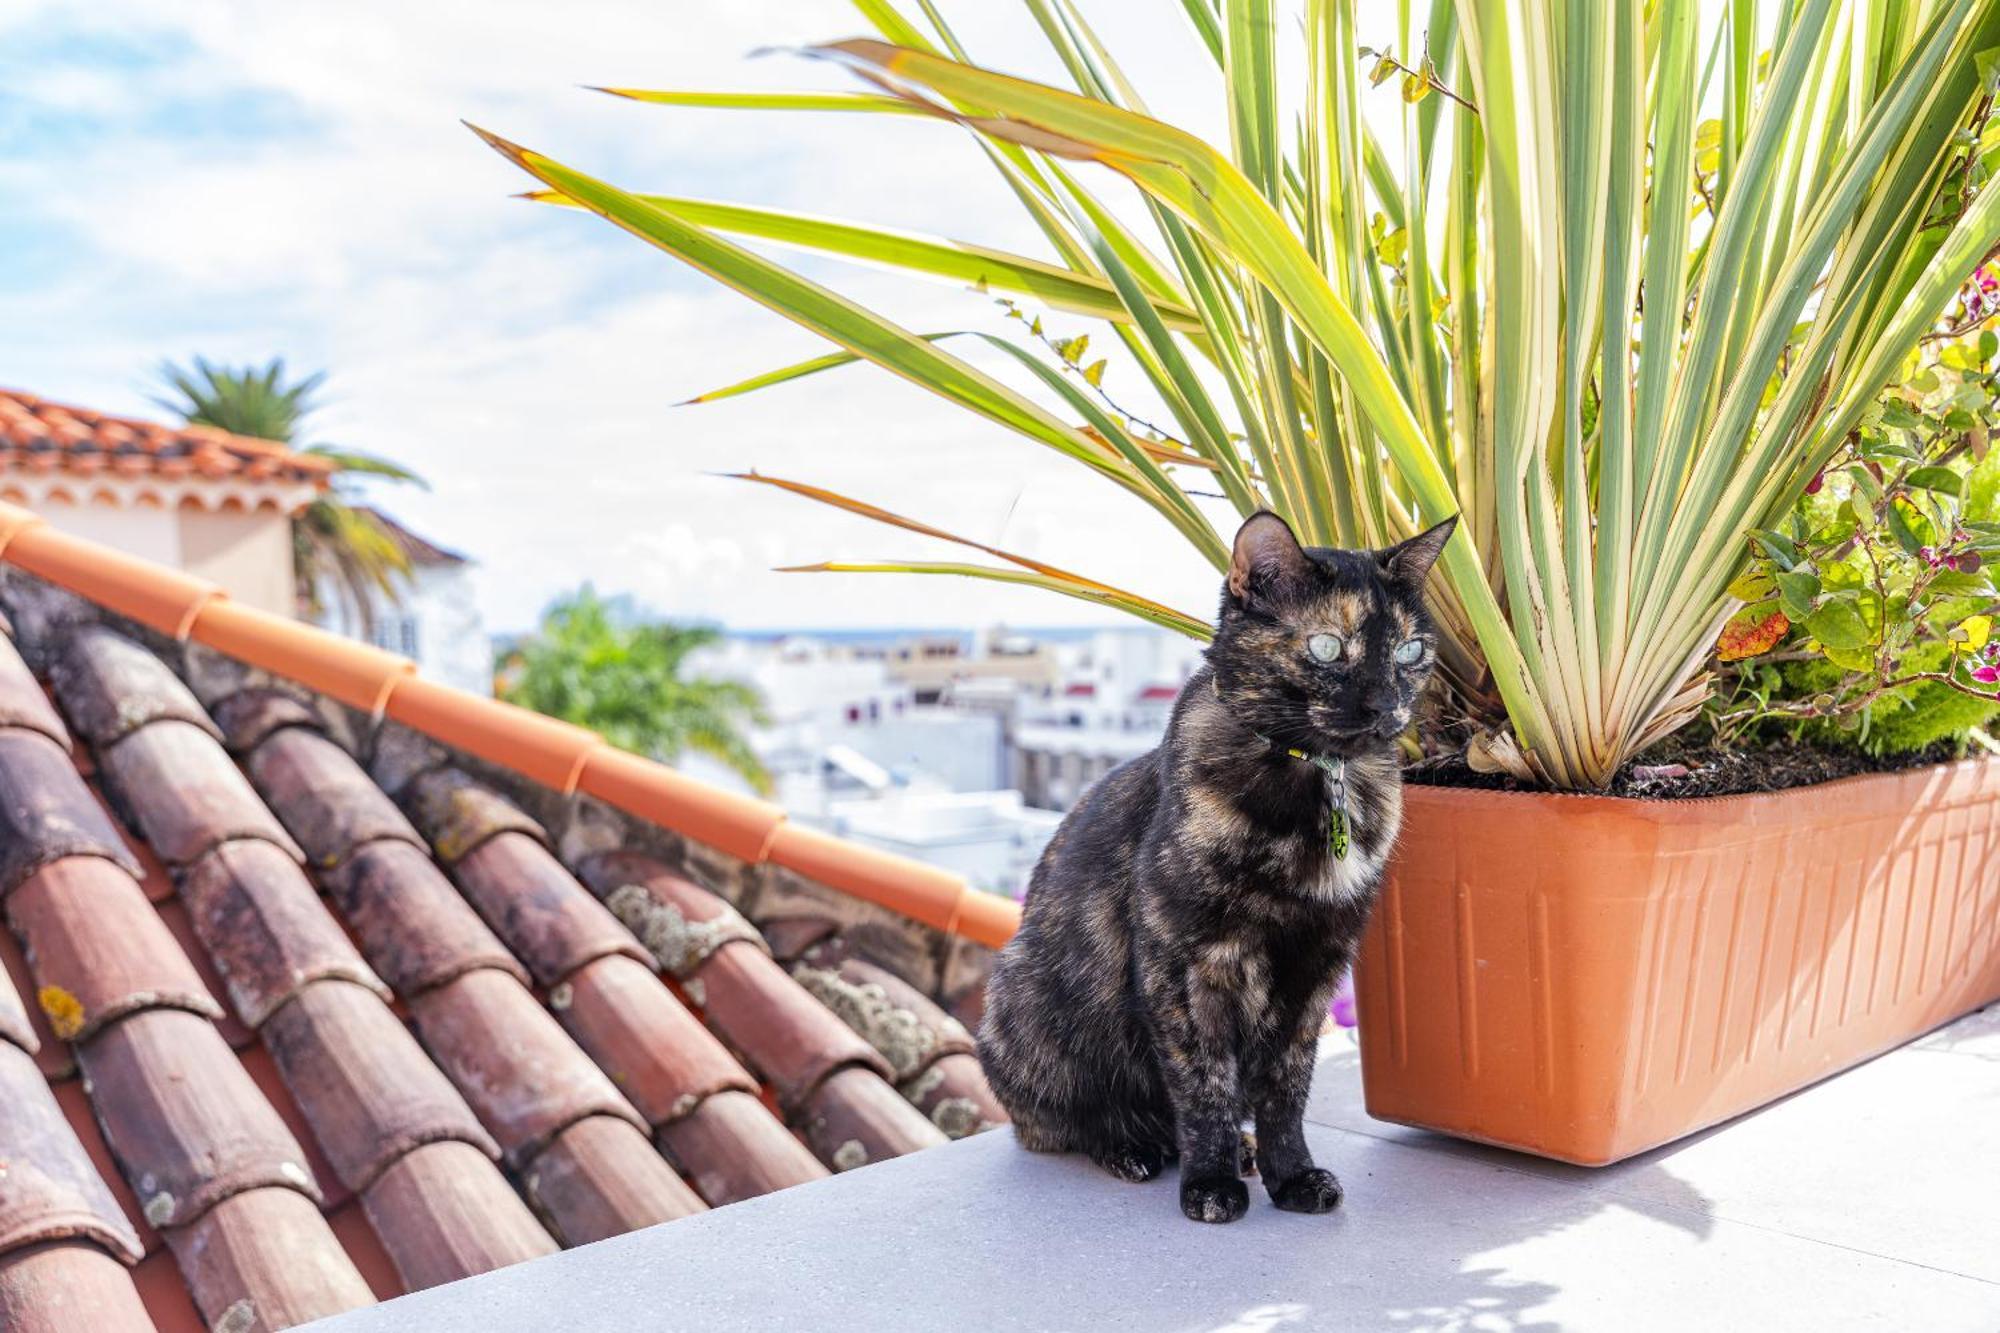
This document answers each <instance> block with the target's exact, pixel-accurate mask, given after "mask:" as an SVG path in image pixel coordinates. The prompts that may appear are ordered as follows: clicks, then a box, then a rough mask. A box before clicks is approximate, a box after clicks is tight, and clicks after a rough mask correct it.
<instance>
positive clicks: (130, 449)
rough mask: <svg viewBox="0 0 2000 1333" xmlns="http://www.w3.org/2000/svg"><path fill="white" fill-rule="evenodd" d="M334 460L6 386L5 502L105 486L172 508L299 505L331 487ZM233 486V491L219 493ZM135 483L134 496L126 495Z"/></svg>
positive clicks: (108, 493) (0, 488)
mask: <svg viewBox="0 0 2000 1333" xmlns="http://www.w3.org/2000/svg"><path fill="white" fill-rule="evenodd" d="M331 471H332V465H331V464H330V463H328V462H327V460H325V459H323V458H316V457H314V456H312V455H310V454H302V453H299V452H297V451H295V450H293V449H290V448H288V447H286V446H285V445H283V444H279V443H277V442H275V441H272V440H259V439H253V438H252V437H250V436H247V435H231V434H230V433H228V432H227V431H220V430H216V429H214V428H213V427H209V426H169V425H162V424H161V423H159V422H157V421H146V420H142V419H140V418H137V417H121V416H113V415H112V414H110V413H108V412H97V411H93V410H91V409H89V408H84V407H72V406H69V405H67V404H63V403H54V402H50V401H49V400H47V399H45V398H37V397H35V396H34V395H33V394H28V393H22V392H19V391H18V390H13V389H0V500H5V499H10V500H14V501H16V502H18V503H45V502H47V501H48V500H49V499H50V498H51V497H52V496H56V497H59V498H63V499H67V500H68V501H69V502H70V503H73V504H84V503H87V502H88V501H89V499H90V498H92V497H93V496H94V495H97V494H99V493H100V492H102V493H103V495H104V496H105V497H106V498H112V499H116V500H119V501H121V502H130V501H131V500H138V501H140V502H148V501H149V502H151V503H154V504H165V505H167V506H168V507H172V506H173V505H176V504H182V503H194V504H198V505H201V504H205V503H206V502H209V501H211V500H212V501H213V502H214V506H215V507H220V505H221V504H222V502H223V501H225V500H228V499H231V498H233V499H235V500H236V501H237V503H238V504H243V497H244V488H249V490H250V495H251V501H252V502H251V504H249V505H248V506H246V507H258V506H259V505H261V506H262V507H270V508H278V509H284V510H289V509H290V508H292V507H294V506H296V505H297V504H298V503H301V502H302V501H303V499H305V498H307V497H308V496H309V495H310V489H308V490H306V491H303V492H302V491H301V490H300V489H299V488H301V487H305V488H318V487H320V486H323V485H325V484H326V480H327V477H328V475H329V474H330V472H331ZM222 483H226V484H227V486H228V491H227V493H218V492H217V491H216V490H215V488H216V486H217V485H218V484H222ZM127 488H129V489H130V495H129V496H128V495H126V494H124V491H125V490H126V489H127Z"/></svg>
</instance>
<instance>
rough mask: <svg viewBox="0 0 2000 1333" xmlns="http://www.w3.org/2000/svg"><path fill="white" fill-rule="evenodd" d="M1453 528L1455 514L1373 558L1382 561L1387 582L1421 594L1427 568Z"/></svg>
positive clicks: (1428, 572)
mask: <svg viewBox="0 0 2000 1333" xmlns="http://www.w3.org/2000/svg"><path fill="white" fill-rule="evenodd" d="M1457 526H1458V515H1457V514H1453V515H1452V516H1451V517H1450V518H1448V519H1446V520H1445V521H1444V522H1442V523H1440V524H1438V525H1437V526H1436V527H1434V528H1431V529H1429V530H1428V531H1425V532H1420V533H1418V534H1417V535H1416V536H1414V537H1412V538H1410V539H1409V540H1408V541H1406V542H1398V543H1397V544H1396V545H1394V546H1391V547H1389V548H1388V549H1386V550H1384V551H1382V552H1380V553H1379V554H1378V555H1377V557H1376V558H1377V559H1379V560H1380V561H1381V562H1382V572H1383V574H1385V575H1386V576H1387V577H1388V579H1389V581H1390V582H1391V583H1394V584H1397V585H1399V586H1401V587H1404V588H1408V589H1409V590H1410V591H1411V592H1422V591H1423V588H1424V580H1425V579H1426V578H1428V577H1430V572H1431V566H1432V565H1435V564H1436V563H1437V560H1438V557H1439V556H1441V555H1443V554H1444V544H1445V543H1446V542H1447V541H1449V540H1450V539H1451V533H1452V529H1454V528H1456V527H1457Z"/></svg>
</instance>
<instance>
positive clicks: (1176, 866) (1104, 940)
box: [979, 513, 1457, 1222]
mask: <svg viewBox="0 0 2000 1333" xmlns="http://www.w3.org/2000/svg"><path fill="white" fill-rule="evenodd" d="M1456 522H1457V520H1456V519H1448V520H1446V521H1445V522H1444V523H1441V524H1439V525H1438V526H1437V527H1435V528H1432V529H1431V530H1430V531H1428V532H1425V533H1422V534H1421V535H1419V536H1417V537H1413V538H1411V539H1410V540H1409V541H1406V542H1404V543H1402V544H1401V545H1399V546H1394V547H1391V548H1389V549H1388V550H1385V551H1340V550H1333V549H1330V548H1325V547H1314V548H1312V549H1310V550H1308V549H1305V548H1302V547H1301V546H1300V545H1299V544H1298V541H1297V539H1296V538H1295V537H1294V536H1293V535H1292V531H1291V529H1290V528H1289V527H1288V526H1286V524H1285V522H1284V520H1283V519H1280V518H1279V517H1278V516H1277V515H1275V514H1270V513H1260V514H1255V515H1253V516H1252V517H1251V518H1250V519H1249V520H1248V521H1247V522H1245V523H1244V524H1243V526H1242V528H1241V529H1240V530H1239V531H1238V532H1237V534H1236V543H1235V550H1234V553H1233V557H1232V559H1231V562H1230V569H1229V578H1228V581H1227V583H1226V585H1225V586H1224V589H1223V594H1222V612H1221V619H1220V623H1219V624H1218V626H1217V629H1216V634H1215V641H1214V643H1213V645H1212V646H1211V647H1210V648H1209V649H1208V654H1207V657H1208V661H1207V664H1206V665H1205V666H1204V667H1203V668H1202V669H1201V670H1200V671H1198V672H1196V673H1195V675H1194V677H1193V678H1192V679H1191V680H1190V681H1189V682H1188V684H1187V686H1186V688H1185V689H1183V690H1182V691H1181V696H1180V699H1179V701H1178V702H1177V703H1176V704H1175V706H1174V714H1173V720H1172V722H1171V723H1170V724H1169V725H1168V728H1167V735H1166V739H1165V740H1164V741H1163V742H1162V743H1161V744H1160V747H1159V748H1158V749H1156V750H1154V751H1152V752H1151V753H1149V754H1146V755H1142V756H1141V757H1139V758H1137V759H1134V760H1132V761H1131V762H1129V763H1127V764H1124V765H1121V766H1120V767H1119V768H1117V769H1115V770H1114V771H1112V772H1111V773H1110V774H1109V775H1107V776H1106V777H1105V778H1104V780H1103V781H1101V782H1099V783H1098V784H1097V786H1096V787H1095V788H1093V789H1092V790H1091V792H1090V793H1089V795H1088V796H1087V797H1086V798H1085V800H1084V801H1083V803H1082V804H1080V805H1079V806H1077V808H1076V809H1075V810H1073V811H1071V812H1070V815H1069V817H1068V818H1067V819H1065V820H1064V821H1063V824H1062V827H1061V828H1060V829H1058V830H1057V832H1056V836H1055V839H1054V840H1053V841H1052V842H1051V843H1050V844H1049V847H1048V850H1047V851H1046V852H1045V853H1044V854H1043V856H1042V859H1041V862H1040V864H1039V865H1037V866H1036V867H1035V873H1034V878H1033V880H1032V881H1031V882H1030V885H1029V890H1028V899H1027V907H1026V911H1025V914H1024V917H1023V920H1022V923H1021V930H1020V933H1019V934H1018V935H1016V936H1015V937H1014V939H1013V941H1012V942H1011V943H1010V944H1008V946H1007V947H1006V949H1005V950H1004V951H1003V952H1002V953H1001V955H1000V958H999V961H998V963H997V964H996V966H995V969H994V973H993V980H992V982H991V984H990V987H989V989H988V992H987V1006H986V1019H985V1023H984V1024H983V1026H982V1027H981V1029H980V1035H979V1053H980V1058H981V1060H982V1061H983V1062H984V1064H985V1066H986V1074H987V1078H988V1079H989V1080H990V1081H991V1082H992V1085H993V1090H994V1091H995V1092H996V1093H997V1094H998V1095H999V1098H1000V1100H1001V1102H1002V1103H1004V1104H1005V1105H1006V1107H1007V1110H1008V1112H1009V1114H1011V1115H1012V1116H1013V1119H1014V1130H1015V1133H1016V1134H1018V1135H1019V1137H1020V1140H1021V1143H1022V1145H1023V1146H1025V1147H1028V1148H1031V1149H1034V1150H1036V1151H1040V1152H1081V1153H1085V1154H1088V1155H1089V1157H1090V1158H1091V1160H1093V1161H1094V1162H1096V1163H1097V1164H1098V1165H1099V1166H1101V1167H1103V1168H1104V1169H1105V1170H1106V1171H1109V1172H1110V1173H1111V1174H1113V1175H1115V1176H1117V1177H1119V1178H1120V1179H1123V1180H1131V1181H1143V1180H1151V1179H1152V1178H1153V1177H1154V1176H1157V1175H1158V1174H1159V1173H1160V1171H1161V1169H1162V1168H1163V1167H1164V1166H1165V1164H1166V1163H1167V1162H1168V1161H1169V1160H1171V1159H1173V1158H1175V1157H1178V1158H1179V1159H1180V1162H1181V1210H1182V1211H1183V1212H1185V1213H1186V1214H1187V1215H1188V1216H1189V1217H1191V1218H1193V1219H1195V1220H1196V1221H1201V1222H1233V1221H1235V1220H1236V1219H1237V1218H1239V1217H1241V1216H1242V1215H1243V1212H1244V1209H1245V1208H1247V1207H1248V1206H1249V1199H1250V1194H1249V1190H1248V1189H1247V1188H1246V1187H1245V1185H1244V1183H1243V1180H1242V1178H1241V1177H1242V1175H1243V1174H1244V1172H1245V1171H1247V1169H1248V1163H1247V1162H1246V1161H1245V1160H1244V1159H1245V1158H1246V1157H1247V1156H1248V1155H1249V1154H1250V1153H1251V1152H1252V1147H1251V1140H1250V1139H1249V1138H1248V1137H1246V1136H1245V1135H1244V1134H1243V1132H1242V1126H1243V1122H1244V1120H1246V1119H1250V1120H1252V1121H1254V1123H1255V1126H1256V1133H1255V1143H1254V1160H1255V1165H1256V1169H1257V1172H1258V1174H1259V1175H1261V1176H1262V1177H1263V1180H1264V1184H1265V1187H1266V1188H1267V1189H1269V1190H1270V1193H1271V1201H1272V1202H1273V1203H1275V1204H1276V1205H1277V1206H1278V1207H1280V1208H1284V1209H1289V1210H1291V1211H1293V1212H1302V1213H1323V1212H1327V1211H1329V1210H1331V1209H1332V1208H1334V1207H1336V1206H1337V1205H1338V1204H1339V1203H1340V1198H1341V1188H1340V1182H1339V1181H1338V1180H1336V1179H1335V1178H1334V1176H1333V1173H1332V1172H1330V1171H1327V1170H1325V1169H1324V1168H1321V1167H1318V1166H1315V1165H1314V1164H1313V1160H1312V1155H1311V1153H1310V1152H1309V1151H1308V1150H1307V1147H1306V1141H1305V1132H1304V1114H1305V1103H1306V1089H1307V1085H1308V1083H1309V1082H1310V1080H1311V1078H1312V1067H1313V1053H1314V1048H1315V1041H1316V1038H1317V1036H1318V1034H1319V1031H1320V1027H1321V1024H1322V1023H1323V1022H1324V1020H1325V1018H1326V1013H1327V1005H1328V1002H1329V1000H1330V998H1331V996H1332V993H1333V989H1334V986H1335V984H1336V983H1337V982H1338V980H1339V978H1340V975H1341V973H1342V972H1343V971H1344V970H1345V969H1346V967H1347V965H1348V962H1349V961H1350V960H1351V958H1352V957H1353V954H1354V948H1355V942H1356V940H1357V938H1358V937H1359V936H1360V934H1361V927H1362V925H1363V924H1364V923H1365V922H1366V921H1367V919H1368V912H1369V909H1370V908H1371V907H1372V906H1373V904H1374V901H1375V896H1376V892H1377V889H1378V887H1379V886H1380V883H1381V879H1382V864H1383V861H1384V860H1385V859H1386V858H1387V856H1388V853H1389V849H1390V848H1391V846H1392V845H1393V844H1394V842H1395V838H1396V828H1397V824H1398V822H1399V821H1400V819H1401V817H1402V779H1401V776H1400V774H1399V771H1398V763H1397V758H1396V753H1395V741H1396V737H1397V736H1399V735H1400V734H1401V733H1402V732H1403V730H1404V729H1405V728H1406V727H1407V726H1408V725H1409V723H1410V717H1411V711H1412V709H1413V707H1414V705H1415V703H1416V699H1417V694H1418V691H1419V690H1421V689H1422V687H1423V684H1424V681H1425V680H1426V679H1427V678H1428V677H1429V675H1430V673H1431V667H1432V664H1433V662H1434V660H1435V657H1436V648H1435V645H1436V633H1435V630H1434V628H1433V626H1432V624H1431V620H1430V617H1429V616H1428V615H1427V614H1426V613H1425V611H1424V602H1423V588H1424V580H1425V577H1426V576H1427V575H1428V574H1429V573H1430V569H1431V566H1432V565H1433V564H1434V563H1435V562H1436V560H1437V558H1438V556H1439V554H1440V553H1441V552H1442V551H1443V549H1444V544H1445V541H1446V539H1447V538H1449V537H1450V536H1451V531H1452V527H1453V525H1454V524H1455V523H1456ZM1342 788H1344V791H1343V790H1342Z"/></svg>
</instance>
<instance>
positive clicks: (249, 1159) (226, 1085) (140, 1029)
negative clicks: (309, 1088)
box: [77, 1009, 320, 1231]
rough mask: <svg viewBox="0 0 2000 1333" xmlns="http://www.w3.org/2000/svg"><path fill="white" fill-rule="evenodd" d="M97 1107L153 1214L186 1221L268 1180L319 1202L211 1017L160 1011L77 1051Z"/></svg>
mask: <svg viewBox="0 0 2000 1333" xmlns="http://www.w3.org/2000/svg"><path fill="white" fill-rule="evenodd" d="M77 1058H78V1063H79V1064H80V1065H81V1067H82V1070H83V1076H84V1079H85V1080H86V1082H87V1084H88V1086H89V1088H90V1099H91V1105H92V1107H93V1108H95V1110H96V1112H97V1116H98V1119H99V1121H100V1122H101V1123H102V1124H103V1126H104V1137H105V1140H106V1142H108V1143H109V1144H110V1146H111V1151H112V1153H113V1155H114V1156H116V1157H117V1159H118V1164H119V1168H120V1169H121V1170H122V1171H123V1173H124V1175H125V1178H126V1181H127V1182H128V1183H129V1184H130V1185H131V1186H132V1189H133V1192H134V1193H135V1194H137V1195H138V1197H139V1203H140V1207H141V1208H142V1209H143V1210H144V1211H145V1215H146V1220H147V1221H149V1222H151V1223H152V1224H153V1225H154V1226H157V1227H159V1228H161V1229H162V1230H163V1231H165V1230H170V1229H171V1228H173V1227H176V1226H184V1225H186V1224H187V1223H189V1222H191V1221H193V1220H194V1219H196V1218H198V1217H200V1216H201V1215H202V1214H203V1213H204V1212H206V1211H207V1210H208V1209H210V1208H212V1207H214V1206H215V1205H216V1204H217V1203H219V1202H221V1201H222V1200H224V1199H227V1198H229V1197H231V1196H232V1195H235V1194H239V1193H241V1192H242V1191H244V1190H247V1189H254V1188H257V1187H259V1186H264V1185H272V1186H282V1187H286V1188H289V1189H295V1190H298V1191H299V1192H301V1193H302V1194H304V1195H306V1196H307V1197H308V1198H309V1199H311V1200H312V1201H313V1202H314V1203H317V1202H318V1201H319V1198H320V1191H319V1186H318V1184H317V1183H316V1182H315V1181H314V1180H313V1178H312V1176H311V1174H310V1173H309V1172H308V1171H307V1170H306V1167H305V1165H304V1163H305V1151H304V1149H302V1148H301V1147H300V1146H299V1144H298V1141H297V1140H296V1139H294V1138H293V1137H292V1135H291V1132H290V1131H289V1130H287V1129H286V1128H285V1125H284V1122H283V1121H281V1120H280V1119H279V1118H278V1116H277V1113H276V1112H274V1111H273V1110H272V1109H271V1105H270V1103H269V1102H267V1101H265V1100H264V1097H263V1094H262V1093H260V1092H258V1090H257V1086H256V1084H254V1083H253V1082H251V1081H250V1077H249V1076H248V1075H247V1074H245V1073H244V1071H243V1066H242V1065H240V1064H238V1063H237V1061H236V1057H235V1056H234V1055H233V1054H231V1053H230V1050H229V1048H228V1046H227V1045H226V1044H225V1043H224V1042H223V1040H222V1038H221V1037H220V1036H218V1035H217V1034H216V1031H215V1028H214V1026H213V1025H212V1024H210V1023H209V1022H207V1021H206V1020H205V1019H202V1018H198V1017H196V1016H195V1015H193V1014H189V1013H183V1012H180V1011H178V1010H172V1009H152V1010H147V1011H146V1012H144V1013H139V1014H134V1015H132V1016H131V1017H129V1018H126V1019H123V1020H122V1021H120V1022H117V1023H114V1024H112V1025H111V1026H110V1027H108V1028H106V1029H105V1030H104V1031H103V1032H100V1033H99V1034H98V1035H97V1036H96V1037H94V1038H92V1039H91V1040H90V1041H89V1042H87V1043H85V1044H84V1045H83V1046H81V1047H80V1048H78V1051H77Z"/></svg>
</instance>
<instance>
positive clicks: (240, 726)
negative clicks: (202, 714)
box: [209, 688, 320, 754]
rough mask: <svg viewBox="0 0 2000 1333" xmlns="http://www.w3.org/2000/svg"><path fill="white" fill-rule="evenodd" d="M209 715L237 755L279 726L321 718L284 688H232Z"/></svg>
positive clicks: (308, 723)
mask: <svg viewBox="0 0 2000 1333" xmlns="http://www.w3.org/2000/svg"><path fill="white" fill-rule="evenodd" d="M209 715H210V716H211V717H213V718H214V719H215V725H216V726H218V727H220V728H222V736H223V742H224V743H225V744H226V745H228V747H229V748H230V750H231V751H233V752H234V753H236V754H245V753H248V752H249V751H251V750H254V749H256V748H257V746H258V745H259V744H261V743H262V742H263V740H264V738H265V737H266V736H269V735H270V734H271V733H272V732H274V731H276V730H278V729H279V728H280V727H312V728H317V727H318V726H319V725H320V717H319V714H318V713H315V712H314V711H313V710H312V709H311V708H309V707H307V706H306V705H305V704H304V703H302V702H301V701H299V700H298V699H296V698H294V697H293V696H292V695H290V694H287V693H286V692H285V691H283V690H275V689H268V688H260V689H244V690H235V691H233V692H231V693H230V694H229V695H227V696H226V697H224V698H222V699H220V700H217V701H215V702H214V703H213V704H211V705H210V708H209Z"/></svg>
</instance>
